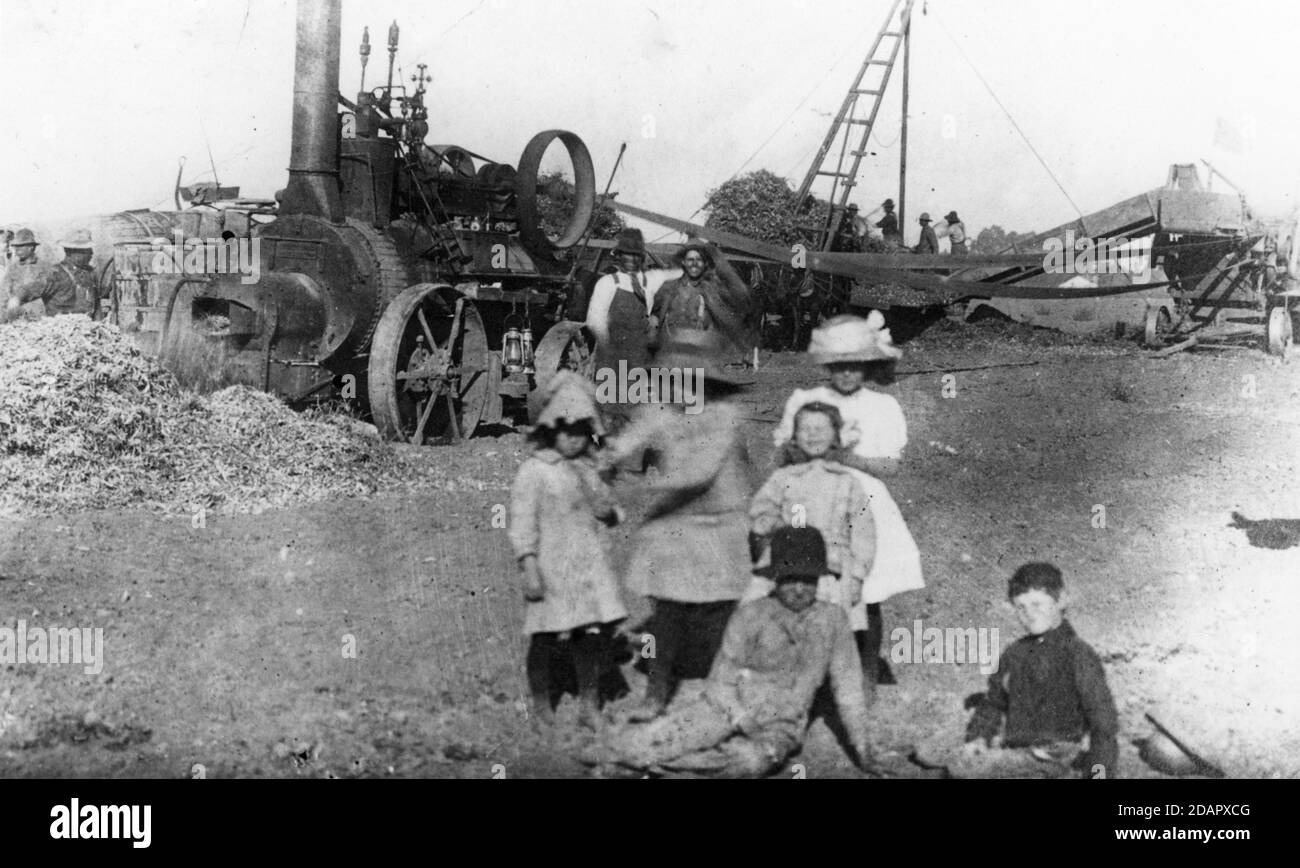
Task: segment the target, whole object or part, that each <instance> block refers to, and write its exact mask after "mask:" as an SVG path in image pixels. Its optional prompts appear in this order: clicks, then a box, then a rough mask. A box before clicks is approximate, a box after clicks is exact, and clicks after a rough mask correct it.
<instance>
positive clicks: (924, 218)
mask: <svg viewBox="0 0 1300 868" xmlns="http://www.w3.org/2000/svg"><path fill="white" fill-rule="evenodd" d="M916 222H917V223H929V222H930V212H929V211H922V212H921V216H920V217H917V218H916Z"/></svg>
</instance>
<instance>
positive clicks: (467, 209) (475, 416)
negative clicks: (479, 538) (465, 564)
mask: <svg viewBox="0 0 1300 868" xmlns="http://www.w3.org/2000/svg"><path fill="white" fill-rule="evenodd" d="M339 5H340V4H339V0H299V3H298V12H297V49H296V59H295V72H294V104H293V146H292V156H291V162H290V168H289V183H288V186H287V187H286V188H285V189H284V190H283V191H282V192H281V193H280V194H278V198H279V199H280V204H279V207H278V209H277V210H276V216H275V219H274V221H273V222H269V223H257V222H250V223H249V225H248V228H247V234H246V235H245V236H243V237H242V240H244V241H248V242H251V241H254V240H256V242H257V247H258V248H259V260H258V261H259V264H260V267H261V274H260V278H259V279H258V280H257V281H255V282H253V281H250V280H246V279H244V277H243V276H242V275H240V274H210V273H204V274H191V273H186V274H180V275H156V274H155V275H149V276H148V277H147V282H148V284H149V286H148V287H147V289H145V290H144V291H143V292H141V293H138V294H139V295H140V296H142V297H147V298H148V300H149V302H148V305H147V307H148V308H149V309H150V310H152V311H153V312H154V314H155V320H156V322H157V325H156V326H155V328H157V329H158V335H157V340H158V351H159V354H160V356H161V358H162V359H163V361H164V362H165V363H167V364H169V365H170V366H172V367H173V368H174V369H176V370H179V371H185V370H186V369H187V367H188V368H191V369H192V368H193V367H194V366H195V365H196V364H198V365H200V366H202V365H219V366H220V367H221V373H222V375H223V377H224V380H225V381H226V382H242V383H246V384H248V385H251V386H255V387H257V388H261V389H265V390H268V391H272V392H275V393H277V394H280V395H282V396H285V397H286V398H289V399H291V400H293V399H301V398H303V397H305V396H308V395H311V394H313V393H317V392H320V391H322V390H324V389H327V388H330V387H333V388H335V389H339V390H340V391H341V393H342V394H343V395H344V396H346V397H352V396H353V395H355V397H356V399H357V400H358V401H361V402H362V403H363V405H364V406H368V407H369V410H370V414H371V416H372V418H373V420H374V423H375V425H376V426H377V427H378V429H379V430H380V432H381V433H382V434H383V435H384V436H385V437H388V438H390V439H401V440H405V441H408V442H412V443H417V444H418V443H426V442H439V441H447V440H455V439H458V438H462V437H468V436H470V434H472V433H473V432H474V430H475V428H476V427H477V426H478V425H480V424H488V423H494V422H499V421H501V420H502V419H503V418H505V417H506V416H507V415H509V414H510V413H511V412H512V410H515V409H523V408H524V407H525V406H526V402H527V399H528V398H529V396H530V394H533V393H534V392H535V391H536V390H537V389H538V388H540V387H541V386H543V385H544V384H545V382H546V380H547V379H548V378H549V377H550V376H551V375H553V374H554V372H555V371H556V370H558V369H560V368H562V367H569V368H574V369H578V370H581V371H584V372H588V373H589V364H590V354H589V351H588V347H587V343H586V340H585V338H584V336H583V334H582V332H581V324H580V323H577V322H567V321H564V319H563V315H564V306H565V302H566V297H567V290H568V287H569V286H570V285H572V282H573V281H572V272H573V269H572V268H571V266H570V263H569V255H570V254H571V253H572V252H573V251H572V250H571V249H570V248H573V247H574V246H575V244H576V243H577V242H578V241H579V240H580V239H581V238H582V237H583V235H584V234H585V233H586V230H587V228H588V224H589V223H590V221H591V218H592V215H593V212H594V208H595V179H594V171H593V167H592V162H591V156H590V154H589V152H588V151H587V148H586V146H585V145H584V144H583V142H582V140H581V139H579V138H578V137H577V136H576V135H574V134H573V133H569V132H564V131H559V130H552V131H548V132H543V133H539V134H538V135H536V136H534V137H533V139H532V140H531V141H530V142H529V143H528V145H527V147H525V149H524V151H523V155H522V157H521V158H520V161H519V165H518V167H517V168H516V167H513V166H510V165H506V164H503V163H496V162H492V161H490V160H486V159H485V158H482V157H480V156H478V155H477V154H474V153H472V152H471V151H468V150H466V149H464V148H460V147H455V146H441V145H434V146H431V145H428V144H426V143H425V136H426V134H427V132H428V119H427V110H426V108H425V104H424V95H425V84H426V82H427V81H428V80H429V79H428V77H427V76H426V75H425V67H424V66H423V65H421V66H420V67H419V72H418V73H417V74H416V75H414V76H412V78H413V82H412V85H413V86H411V87H407V86H406V85H404V84H402V83H398V84H394V83H393V65H394V60H395V56H396V52H397V44H398V30H397V25H396V24H394V25H393V26H392V28H391V29H390V31H389V34H388V54H389V57H388V61H389V63H388V83H387V84H386V85H383V86H380V87H376V88H374V89H372V90H369V91H367V90H366V89H365V86H364V82H365V65H366V61H367V59H368V56H369V53H370V44H369V34H368V32H367V33H366V35H365V36H363V39H362V43H361V60H362V89H361V92H360V93H359V94H358V95H357V99H356V101H355V102H354V101H351V100H348V99H346V98H344V97H342V96H340V94H339V51H340V34H339V30H340V17H341V16H340V9H339ZM552 145H560V146H563V148H564V149H565V150H567V152H568V156H569V159H570V161H571V164H572V170H573V177H574V192H575V196H574V201H575V202H576V205H574V207H573V208H572V209H571V213H570V215H569V217H568V219H567V225H566V226H564V227H563V229H562V231H560V232H559V234H558V237H556V236H555V235H554V234H548V233H547V232H546V230H545V229H544V228H543V227H542V221H541V214H540V213H539V207H540V201H539V200H540V199H541V198H542V196H543V195H544V192H539V189H538V172H539V169H540V166H541V162H542V158H543V155H544V154H545V153H546V151H547V150H548V148H550V147H551V146H552ZM236 240H237V241H238V240H241V238H240V237H238V236H237V237H236ZM119 279H136V280H139V279H141V278H140V275H139V272H138V271H137V273H136V274H135V275H134V276H132V275H125V276H120V278H119ZM140 320H141V322H144V318H143V317H141V318H140ZM144 328H146V329H147V328H148V326H147V325H146V326H144ZM532 409H533V410H534V411H535V409H536V408H532Z"/></svg>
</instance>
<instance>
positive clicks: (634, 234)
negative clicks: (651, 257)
mask: <svg viewBox="0 0 1300 868" xmlns="http://www.w3.org/2000/svg"><path fill="white" fill-rule="evenodd" d="M620 253H631V254H633V255H636V256H645V236H644V235H642V234H641V230H640V229H624V230H623V231H622V232H620V233H618V240H617V241H616V242H615V244H614V255H615V256H617V255H618V254H620Z"/></svg>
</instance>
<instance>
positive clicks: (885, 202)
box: [880, 199, 894, 209]
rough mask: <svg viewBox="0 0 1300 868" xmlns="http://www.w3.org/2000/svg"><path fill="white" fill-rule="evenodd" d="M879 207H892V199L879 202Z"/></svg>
mask: <svg viewBox="0 0 1300 868" xmlns="http://www.w3.org/2000/svg"><path fill="white" fill-rule="evenodd" d="M880 207H881V208H885V209H889V208H893V207H894V200H893V199H886V200H885V201H884V202H881V203H880Z"/></svg>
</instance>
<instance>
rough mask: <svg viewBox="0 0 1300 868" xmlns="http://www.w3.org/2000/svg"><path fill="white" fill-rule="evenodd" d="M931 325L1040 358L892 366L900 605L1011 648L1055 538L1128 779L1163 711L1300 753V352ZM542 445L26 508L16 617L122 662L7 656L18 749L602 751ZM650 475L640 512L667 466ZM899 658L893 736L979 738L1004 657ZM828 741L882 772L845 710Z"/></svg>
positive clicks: (992, 349)
mask: <svg viewBox="0 0 1300 868" xmlns="http://www.w3.org/2000/svg"><path fill="white" fill-rule="evenodd" d="M907 346H908V355H907V357H906V358H905V359H904V362H903V365H902V371H904V372H906V371H908V370H916V369H936V368H943V369H959V368H967V367H973V366H979V365H990V364H999V363H1010V364H1014V365H1016V366H1014V367H1010V366H1009V367H997V368H989V369H986V370H978V371H967V372H962V371H958V372H956V373H955V374H954V375H953V376H955V381H953V385H955V388H956V392H955V395H954V396H953V397H944V394H943V387H944V381H943V380H942V379H941V377H942V374H941V373H940V372H937V371H935V372H929V373H920V374H914V375H904V376H901V377H900V378H899V381H898V383H897V384H896V385H895V386H893V387H892V392H893V393H894V394H895V395H896V396H897V397H898V399H899V400H900V401H901V403H902V405H903V408H904V411H905V412H906V414H907V418H908V423H909V426H910V437H911V439H910V447H909V454H908V456H907V460H906V463H905V467H904V470H903V472H902V473H901V474H900V476H898V477H897V478H896V479H894V480H892V481H891V482H890V487H891V490H892V492H893V493H894V496H895V498H896V499H897V501H898V502H899V504H900V506H901V507H902V509H903V512H904V514H905V515H906V517H907V519H908V521H909V524H910V526H911V528H912V530H913V533H914V535H915V536H916V539H917V541H918V543H919V544H920V546H921V550H922V556H923V560H924V566H925V570H926V576H927V581H928V585H929V586H928V588H927V589H926V590H925V591H922V592H914V593H911V594H908V595H904V596H901V597H896V598H894V599H893V600H891V601H890V602H889V603H887V604H886V607H885V608H886V629H887V630H889V629H892V628H894V627H911V626H912V624H913V622H914V621H915V620H917V619H920V620H921V621H923V623H924V625H925V626H938V627H997V628H999V629H1000V632H1001V636H1002V640H1003V642H1004V643H1006V642H1010V641H1011V640H1012V639H1013V638H1014V637H1016V636H1017V635H1018V634H1019V631H1018V628H1017V626H1016V624H1015V620H1014V617H1013V614H1012V612H1011V610H1010V608H1009V606H1008V605H1007V604H1006V603H1005V602H1004V589H1005V582H1006V579H1007V577H1008V576H1009V574H1010V572H1011V571H1012V570H1013V569H1014V568H1015V567H1016V566H1018V565H1019V564H1021V563H1023V562H1025V561H1028V560H1034V559H1047V560H1052V561H1054V562H1056V563H1057V564H1058V565H1059V566H1060V567H1061V568H1062V569H1063V570H1064V572H1065V574H1066V580H1067V582H1068V583H1069V585H1070V587H1071V589H1072V592H1073V608H1072V611H1071V615H1070V617H1071V620H1072V621H1073V623H1074V624H1075V626H1076V628H1077V629H1078V630H1079V632H1080V633H1081V635H1082V636H1083V637H1084V638H1085V639H1087V640H1088V641H1089V642H1090V643H1091V644H1092V645H1093V647H1095V648H1096V649H1097V651H1098V652H1099V653H1100V654H1101V655H1102V657H1103V659H1104V660H1105V661H1106V665H1107V671H1108V675H1109V679H1110V684H1111V688H1112V690H1113V692H1114V694H1115V697H1116V701H1117V704H1118V706H1119V710H1120V717H1121V725H1122V728H1123V732H1122V734H1121V770H1120V771H1121V773H1122V774H1123V775H1124V776H1154V775H1155V774H1156V773H1155V772H1152V771H1151V770H1149V769H1148V768H1147V767H1146V766H1145V765H1143V764H1142V763H1141V761H1140V760H1139V759H1138V757H1137V751H1136V748H1135V747H1134V746H1133V745H1132V743H1131V740H1132V739H1133V738H1136V737H1140V736H1143V735H1146V734H1147V733H1149V732H1150V726H1149V725H1148V724H1147V723H1146V722H1145V720H1144V719H1143V714H1144V712H1147V711H1152V712H1154V713H1156V714H1157V716H1159V717H1161V719H1162V720H1165V721H1166V722H1167V723H1169V724H1170V725H1171V726H1173V727H1174V728H1175V731H1177V732H1179V733H1180V734H1182V735H1184V736H1185V737H1186V738H1187V740H1189V741H1191V742H1192V743H1193V744H1194V745H1196V746H1197V747H1199V748H1200V749H1201V750H1202V752H1203V753H1204V754H1205V755H1207V756H1208V757H1209V758H1211V759H1213V760H1214V761H1216V762H1218V763H1219V764H1220V765H1221V766H1223V767H1224V768H1225V769H1226V770H1227V772H1228V773H1229V774H1230V775H1232V776H1234V777H1270V776H1281V777H1296V776H1300V726H1298V725H1297V721H1298V720H1300V690H1297V688H1296V685H1297V680H1298V679H1297V674H1298V673H1297V669H1300V662H1298V661H1300V631H1297V630H1296V629H1295V627H1294V621H1295V617H1296V614H1297V609H1300V605H1298V603H1300V569H1297V567H1298V566H1300V547H1292V548H1289V549H1276V550H1275V549H1269V548H1261V547H1256V546H1252V545H1250V544H1249V542H1248V540H1247V536H1246V533H1245V532H1244V531H1243V530H1241V529H1237V528H1232V527H1229V524H1230V522H1231V521H1232V518H1231V513H1232V512H1233V511H1234V510H1236V511H1239V512H1240V513H1242V514H1243V515H1245V516H1247V517H1248V518H1250V519H1286V518H1300V484H1297V481H1298V480H1300V451H1298V450H1297V444H1298V443H1300V438H1298V437H1297V432H1300V364H1297V363H1295V362H1292V363H1291V364H1280V363H1278V362H1277V361H1275V360H1272V359H1269V358H1268V357H1266V356H1265V355H1263V354H1262V353H1261V352H1258V351H1249V352H1231V353H1228V352H1220V353H1217V354H1211V353H1209V352H1206V353H1204V354H1197V355H1191V354H1182V355H1179V356H1175V357H1172V358H1169V359H1163V360H1158V359H1151V358H1148V357H1146V356H1145V355H1144V354H1143V353H1142V352H1141V351H1140V350H1138V349H1137V347H1136V345H1134V344H1130V343H1118V342H1113V343H1112V342H1105V343H1096V342H1087V341H1080V340H1075V339H1068V338H1064V337H1062V336H1059V335H1051V334H1048V333H1042V332H1031V331H1029V330H1027V329H1024V328H1022V327H1016V328H1009V327H1002V326H996V327H975V326H968V327H960V328H959V327H954V326H949V325H946V324H940V325H938V326H935V327H933V328H931V329H930V330H929V331H928V332H926V333H925V334H924V335H923V336H922V337H920V338H918V339H916V340H914V341H912V342H910V343H909V344H908V345H907ZM818 377H819V372H818V370H817V369H815V368H812V367H810V366H809V365H807V364H806V363H805V362H804V361H803V360H802V359H801V358H800V357H798V356H795V355H782V356H774V357H770V358H766V359H765V360H764V365H763V367H762V369H761V370H760V371H759V374H758V378H759V382H758V384H757V385H755V386H754V387H752V388H751V389H750V391H749V393H748V394H747V395H746V397H745V400H746V401H747V402H748V403H749V404H750V405H751V407H752V417H753V421H752V422H751V427H750V430H749V436H750V440H751V446H752V449H753V452H754V454H755V456H756V457H757V458H758V459H759V460H760V461H763V462H765V461H766V460H767V458H768V455H769V454H770V452H771V447H770V441H769V439H768V432H769V430H770V428H771V425H772V424H773V423H774V421H775V417H776V415H777V414H778V413H779V408H780V406H781V404H782V403H783V402H784V399H785V397H786V396H787V394H788V393H789V392H790V390H791V389H792V388H794V387H796V386H806V385H809V384H811V383H813V382H815V381H816V380H817V379H818ZM522 448H523V441H522V438H521V437H520V436H519V435H516V434H511V435H507V436H504V437H499V438H481V439H476V440H475V441H473V442H471V443H470V444H468V445H466V446H463V447H458V448H453V449H442V450H434V449H429V450H425V451H423V452H420V453H418V454H416V455H415V456H413V457H411V458H410V461H411V462H412V467H413V468H414V469H413V472H416V471H417V470H418V472H419V473H421V474H424V475H427V476H428V477H429V478H430V479H437V480H438V482H437V486H438V490H433V489H432V488H426V489H425V490H424V492H423V493H419V492H418V491H417V493H411V492H410V491H406V492H402V493H394V494H386V495H381V496H376V497H371V498H364V499H349V500H336V501H331V502H327V503H320V504H314V505H309V506H303V507H294V508H287V509H280V510H272V511H268V512H265V513H263V514H261V515H236V516H220V515H213V514H209V515H208V516H207V521H206V526H205V527H200V528H196V527H193V526H192V523H191V521H190V520H189V519H188V518H186V517H184V516H178V517H171V518H161V517H158V516H155V515H153V514H150V513H147V512H144V511H139V510H116V511H88V512H77V513H64V514H58V515H55V516H53V517H47V518H26V519H14V518H6V519H0V600H3V606H2V607H0V627H11V628H12V627H14V626H15V623H16V622H17V621H18V620H19V619H25V620H26V622H27V623H28V624H29V625H30V626H42V627H48V626H52V625H59V626H71V625H78V626H89V627H102V628H103V629H104V662H103V668H102V671H101V672H99V673H98V674H93V675H87V674H85V673H84V672H83V669H82V667H80V666H67V665H63V666H50V665H44V664H39V663H26V664H13V665H8V666H4V667H3V668H0V774H3V775H5V776H37V775H48V776H117V775H132V776H137V775H138V776H164V777H189V776H193V775H197V774H205V775H206V776H208V777H228V776H288V777H292V776H311V777H315V776H337V777H353V776H431V777H487V776H492V775H493V774H496V775H501V774H505V775H506V776H508V777H533V776H560V775H563V776H576V775H581V774H582V773H583V771H582V769H581V767H580V766H577V765H576V764H575V763H573V762H572V760H571V759H570V758H569V757H570V753H571V749H572V747H573V745H572V743H571V742H569V741H566V739H565V738H564V737H560V738H558V739H553V740H545V739H543V738H541V737H539V736H536V735H534V734H533V733H532V732H531V730H530V729H529V727H528V724H527V720H526V718H525V716H524V714H523V711H522V708H523V706H522V698H523V674H522V638H521V637H520V636H519V625H520V623H521V612H520V598H519V593H518V591H517V589H516V587H517V586H516V584H515V573H514V568H513V564H512V559H511V556H510V553H509V550H508V544H507V542H506V538H505V532H504V531H503V530H501V529H497V528H493V527H492V518H493V514H494V513H493V509H494V507H495V506H497V505H499V504H504V503H505V502H506V499H507V496H508V491H507V487H508V484H509V481H510V479H511V477H512V475H513V473H514V470H515V468H516V467H517V465H518V462H519V460H520V457H521V454H522V453H521V451H522ZM620 492H621V493H622V494H623V495H625V498H626V502H627V504H628V505H629V507H630V508H631V513H632V516H633V519H634V520H635V517H636V516H637V514H638V510H639V508H640V507H642V506H644V498H643V497H641V496H640V493H639V492H638V491H637V488H636V483H635V482H629V483H620ZM1098 506H1104V508H1105V526H1104V527H1098V526H1096V525H1097V524H1098V522H1097V521H1096V517H1097V516H1098V515H1099V512H1098V510H1097V507H1098ZM629 530H630V528H629V529H626V530H624V531H623V532H622V536H621V537H620V539H622V540H624V541H625V539H626V534H627V533H628V532H629ZM350 641H355V647H356V649H357V652H358V653H357V656H356V659H348V658H347V657H345V655H344V648H345V647H346V646H347V644H348V643H349V642H350ZM894 668H895V672H896V673H897V675H898V678H899V682H900V683H899V685H898V686H896V687H891V688H882V690H881V692H880V698H879V701H878V702H877V704H876V706H875V707H874V713H875V718H876V719H875V727H874V732H875V742H876V745H877V747H878V748H879V749H881V750H890V749H900V748H902V747H903V746H905V745H907V744H911V743H916V742H919V741H922V740H932V739H935V738H945V737H946V738H949V739H951V740H952V741H954V742H955V741H957V740H959V739H960V735H961V730H962V727H963V725H964V720H965V712H963V711H962V699H963V697H965V696H966V695H967V694H969V693H971V692H974V691H976V690H979V689H982V684H983V680H984V679H983V677H982V676H981V675H980V674H979V672H978V671H977V668H976V667H975V666H974V665H955V664H924V663H917V664H911V665H907V664H896V665H895V667H894ZM628 679H629V681H630V682H631V685H632V687H633V690H634V691H635V692H637V693H639V690H640V687H641V685H642V679H641V676H639V675H638V674H636V673H634V672H631V671H630V670H628ZM798 761H799V762H801V763H804V764H805V765H806V771H807V775H808V776H810V777H812V776H852V775H856V774H857V772H855V771H854V770H853V769H852V768H851V766H850V765H849V763H848V761H847V759H846V758H845V757H844V755H843V754H842V753H841V752H840V751H839V749H838V747H837V745H836V744H835V742H834V740H833V738H832V737H831V736H830V734H829V731H828V729H827V727H826V725H825V724H824V723H822V722H820V721H819V722H816V723H814V724H813V727H812V730H811V733H810V737H809V741H808V745H807V747H806V749H805V751H804V753H803V755H802V756H801V757H800V758H799V760H798ZM198 766H202V768H201V769H200V768H197V767H198Z"/></svg>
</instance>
